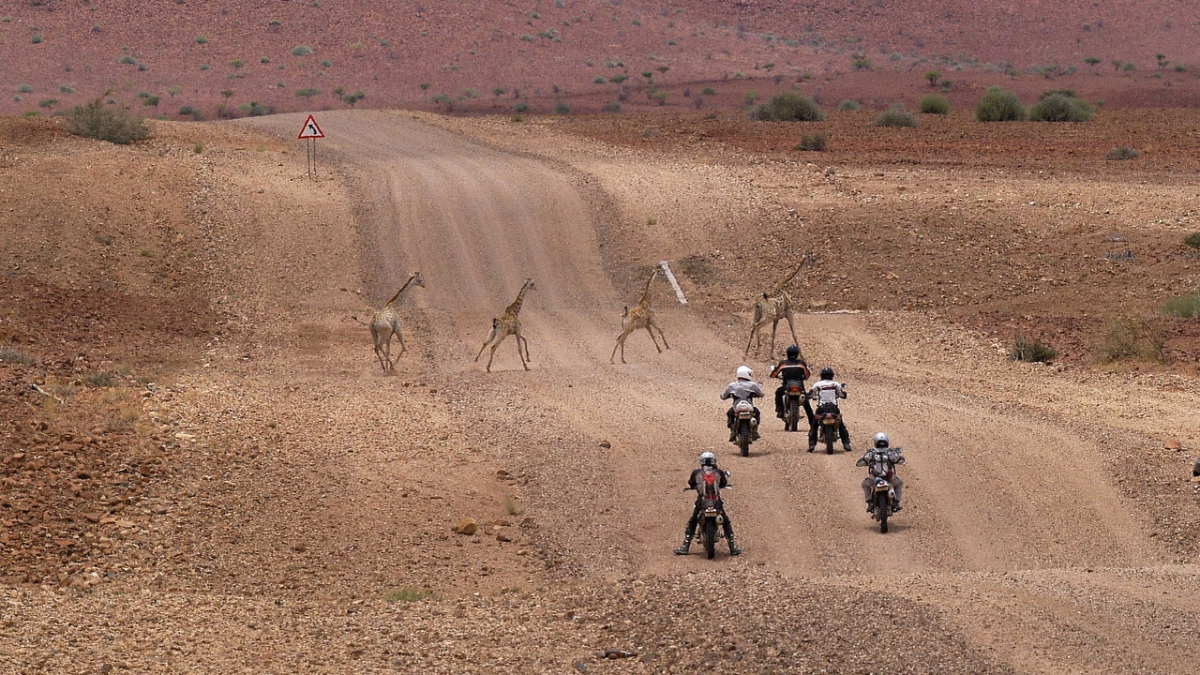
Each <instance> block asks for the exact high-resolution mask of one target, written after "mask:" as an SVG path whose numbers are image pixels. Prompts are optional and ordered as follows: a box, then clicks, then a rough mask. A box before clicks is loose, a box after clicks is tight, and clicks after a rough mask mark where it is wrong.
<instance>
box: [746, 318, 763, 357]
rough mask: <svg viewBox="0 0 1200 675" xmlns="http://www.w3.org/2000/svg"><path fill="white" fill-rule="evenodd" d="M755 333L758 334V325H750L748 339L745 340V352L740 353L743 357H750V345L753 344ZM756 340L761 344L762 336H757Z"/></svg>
mask: <svg viewBox="0 0 1200 675" xmlns="http://www.w3.org/2000/svg"><path fill="white" fill-rule="evenodd" d="M757 332H758V324H753V325H751V326H750V337H749V339H747V340H746V351H745V352H744V353H742V356H743V357H746V356H750V345H751V344H753V342H754V334H755V333H757ZM758 340H759V342H762V336H759V338H758Z"/></svg>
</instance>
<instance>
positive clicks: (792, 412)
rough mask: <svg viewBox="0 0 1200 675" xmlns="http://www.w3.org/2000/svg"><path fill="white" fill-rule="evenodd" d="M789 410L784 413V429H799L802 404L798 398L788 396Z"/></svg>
mask: <svg viewBox="0 0 1200 675" xmlns="http://www.w3.org/2000/svg"><path fill="white" fill-rule="evenodd" d="M788 399H789V400H788V404H787V411H786V412H785V413H784V414H783V430H784V431H799V424H800V404H798V403H796V399H794V398H791V397H788Z"/></svg>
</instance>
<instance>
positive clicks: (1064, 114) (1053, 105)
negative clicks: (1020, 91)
mask: <svg viewBox="0 0 1200 675" xmlns="http://www.w3.org/2000/svg"><path fill="white" fill-rule="evenodd" d="M1029 119H1031V120H1033V121H1035V122H1087V121H1088V120H1090V119H1092V106H1090V105H1088V104H1087V103H1086V102H1084V101H1080V100H1079V99H1077V98H1075V97H1074V96H1067V95H1066V94H1065V93H1061V92H1051V93H1049V95H1047V96H1043V97H1042V98H1041V100H1039V101H1038V102H1037V103H1034V104H1033V107H1031V108H1030V109H1029Z"/></svg>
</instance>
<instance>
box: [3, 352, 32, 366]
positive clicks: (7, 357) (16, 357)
mask: <svg viewBox="0 0 1200 675" xmlns="http://www.w3.org/2000/svg"><path fill="white" fill-rule="evenodd" d="M0 361H4V362H6V363H16V364H20V365H22V366H29V365H33V364H34V363H35V361H34V359H33V357H32V356H29V355H28V354H23V353H21V352H17V351H13V350H11V349H0Z"/></svg>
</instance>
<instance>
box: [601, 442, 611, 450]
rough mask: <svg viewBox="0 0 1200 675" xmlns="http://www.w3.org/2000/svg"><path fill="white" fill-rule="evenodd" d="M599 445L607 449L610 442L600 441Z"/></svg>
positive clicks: (609, 446)
mask: <svg viewBox="0 0 1200 675" xmlns="http://www.w3.org/2000/svg"><path fill="white" fill-rule="evenodd" d="M600 447H602V448H604V449H605V450H607V449H609V448H611V447H612V443H609V442H608V441H600Z"/></svg>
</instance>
